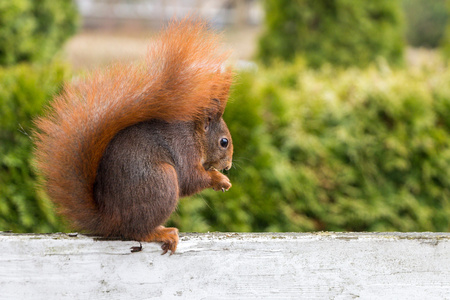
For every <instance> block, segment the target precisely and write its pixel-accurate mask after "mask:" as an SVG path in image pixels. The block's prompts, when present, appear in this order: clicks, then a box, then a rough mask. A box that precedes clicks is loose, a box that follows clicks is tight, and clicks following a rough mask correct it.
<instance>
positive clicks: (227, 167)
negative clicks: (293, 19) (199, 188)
mask: <svg viewBox="0 0 450 300" xmlns="http://www.w3.org/2000/svg"><path fill="white" fill-rule="evenodd" d="M231 165H232V163H231V162H230V163H229V164H228V165H227V166H226V167H225V169H224V170H225V171H228V170H229V169H231Z"/></svg>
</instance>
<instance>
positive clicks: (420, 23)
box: [402, 0, 449, 48]
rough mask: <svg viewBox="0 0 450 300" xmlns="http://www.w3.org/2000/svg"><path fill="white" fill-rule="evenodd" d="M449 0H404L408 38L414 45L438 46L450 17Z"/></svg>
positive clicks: (409, 42)
mask: <svg viewBox="0 0 450 300" xmlns="http://www.w3.org/2000/svg"><path fill="white" fill-rule="evenodd" d="M447 1H448V0H432V1H430V0H403V1H402V4H403V9H404V11H405V19H406V38H407V41H408V44H409V45H411V46H414V47H428V48H436V47H438V46H439V45H440V43H441V41H442V38H443V37H444V31H445V26H446V24H447V21H448V19H449V17H448V16H449V12H448V11H447V9H446V2H447Z"/></svg>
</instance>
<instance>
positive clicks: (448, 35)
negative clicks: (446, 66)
mask: <svg viewBox="0 0 450 300" xmlns="http://www.w3.org/2000/svg"><path fill="white" fill-rule="evenodd" d="M447 13H448V15H450V1H447ZM442 51H443V54H444V57H446V58H447V59H450V17H449V18H448V21H447V28H446V30H445V33H444V38H443V40H442Z"/></svg>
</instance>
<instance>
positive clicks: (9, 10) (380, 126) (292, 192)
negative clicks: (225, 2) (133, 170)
mask: <svg viewBox="0 0 450 300" xmlns="http://www.w3.org/2000/svg"><path fill="white" fill-rule="evenodd" d="M325 3H327V4H329V5H325ZM361 3H362V2H361ZM364 3H365V4H367V3H368V2H364ZM432 3H434V5H432V7H431V8H430V5H431V4H430V1H426V0H411V1H410V0H403V1H400V0H396V1H387V0H382V1H371V2H370V4H367V5H361V4H359V2H355V1H351V0H334V1H322V0H320V1H319V0H317V1H314V0H296V1H273V0H267V1H266V2H265V5H266V6H265V7H266V12H267V20H266V29H265V31H264V34H263V35H262V37H261V43H260V51H259V58H260V59H261V60H262V61H263V62H265V63H266V64H267V65H266V66H261V65H259V66H258V69H257V71H252V72H250V71H240V72H239V73H238V74H237V76H236V84H235V85H234V87H233V90H232V95H231V97H230V102H229V105H228V107H227V110H226V113H225V118H226V121H227V123H228V125H229V127H230V130H231V132H232V135H233V139H234V144H235V156H234V167H233V169H232V170H230V171H229V174H228V175H229V177H230V179H231V180H232V182H233V187H232V189H230V191H229V192H227V193H217V192H214V191H212V190H207V191H204V192H203V193H201V194H200V195H198V196H195V197H191V198H189V199H183V200H181V202H180V205H179V207H178V209H177V211H176V212H175V213H174V214H173V216H172V218H171V220H170V221H169V225H175V226H177V227H179V228H180V229H181V230H182V231H208V230H209V231H213V230H220V231H310V230H336V231H341V230H355V231H360V230H367V231H381V230H398V231H426V230H429V231H448V230H450V221H449V218H448V216H449V215H450V118H449V116H450V85H449V82H450V67H449V64H448V62H445V61H444V60H442V59H440V58H439V57H437V59H433V61H431V62H429V63H427V64H426V65H424V66H422V67H417V66H409V65H407V64H404V63H403V61H404V55H403V53H404V47H405V43H409V44H411V45H415V46H426V47H431V48H433V47H441V49H442V50H443V53H448V54H447V55H448V56H449V57H450V51H449V50H447V51H448V52H445V51H446V50H445V49H450V23H449V18H448V14H447V18H446V21H443V20H444V18H442V17H438V16H441V15H443V14H442V9H441V7H443V5H444V1H443V0H442V1H441V0H436V1H434V2H432ZM447 4H448V2H447ZM283 5H284V6H283ZM436 7H439V8H436ZM448 9H449V10H450V6H448ZM417 11H424V12H425V13H423V14H421V15H417V14H416V12H417ZM44 12H45V13H44ZM77 20H78V16H77V14H76V11H75V10H74V6H73V3H72V2H71V1H33V0H18V1H0V25H1V26H0V39H2V40H3V41H7V42H2V43H0V65H3V66H2V67H0V108H1V109H0V128H1V131H0V154H1V155H0V230H13V231H14V232H52V231H58V230H66V228H65V226H64V224H63V223H62V221H61V220H60V219H59V218H58V217H57V216H56V215H55V212H54V208H53V206H52V204H51V203H50V201H49V200H48V198H47V197H46V196H45V194H44V193H43V192H42V190H41V189H39V188H38V183H39V178H37V176H36V173H35V172H34V169H33V168H32V164H33V158H32V155H31V151H32V143H31V140H30V137H29V136H28V135H27V134H29V133H30V132H31V130H32V127H33V123H32V119H33V118H35V117H36V116H37V115H39V114H41V113H42V111H43V109H44V107H45V105H46V103H48V101H50V99H51V98H52V97H53V96H54V95H55V94H56V93H58V92H59V91H60V89H61V86H62V83H63V81H66V80H70V78H71V77H72V76H73V74H72V73H71V72H70V71H69V68H68V67H67V66H66V65H65V64H64V63H61V62H60V61H59V60H58V59H55V58H54V56H55V54H57V52H58V51H57V50H58V49H59V48H60V47H61V45H62V43H63V41H64V40H66V39H67V38H68V37H69V36H70V34H72V33H73V32H74V29H75V28H76V26H77ZM424 20H425V21H424ZM426 20H428V21H429V20H432V21H433V22H431V23H432V25H429V24H430V23H429V22H428V21H426ZM444 22H447V25H445V23H444ZM38 24H41V25H38ZM403 24H405V25H403ZM357 25H358V26H357ZM446 26H447V32H446V33H444V32H445V31H444V28H445V27H446ZM437 28H438V29H437ZM431 32H433V34H431ZM436 32H438V33H436ZM439 32H440V33H439ZM2 47H3V48H2ZM446 47H447V48H446ZM293 50H295V51H293ZM435 52H437V51H435ZM18 62H20V63H19V64H17V63H18ZM311 67H313V68H311Z"/></svg>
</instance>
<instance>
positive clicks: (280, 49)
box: [258, 0, 404, 67]
mask: <svg viewBox="0 0 450 300" xmlns="http://www.w3.org/2000/svg"><path fill="white" fill-rule="evenodd" d="M264 3H265V12H266V20H265V27H266V29H265V33H264V34H263V35H262V37H261V39H260V43H259V54H258V57H259V59H260V60H261V61H263V62H264V63H265V64H270V63H271V62H273V61H274V60H276V59H281V60H285V61H293V60H294V59H295V57H296V56H298V55H303V56H304V57H305V58H306V60H307V63H308V65H309V66H312V67H318V66H321V65H322V64H324V63H331V64H333V65H338V66H352V65H357V66H366V65H368V64H369V63H371V62H373V61H376V60H377V58H378V57H384V58H385V59H387V61H388V62H389V63H391V64H399V63H401V62H402V60H403V47H404V42H403V39H402V35H403V23H402V20H403V18H402V15H401V5H400V1H399V0H377V1H354V0H333V1H330V0H294V1H291V0H265V2H264Z"/></svg>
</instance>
